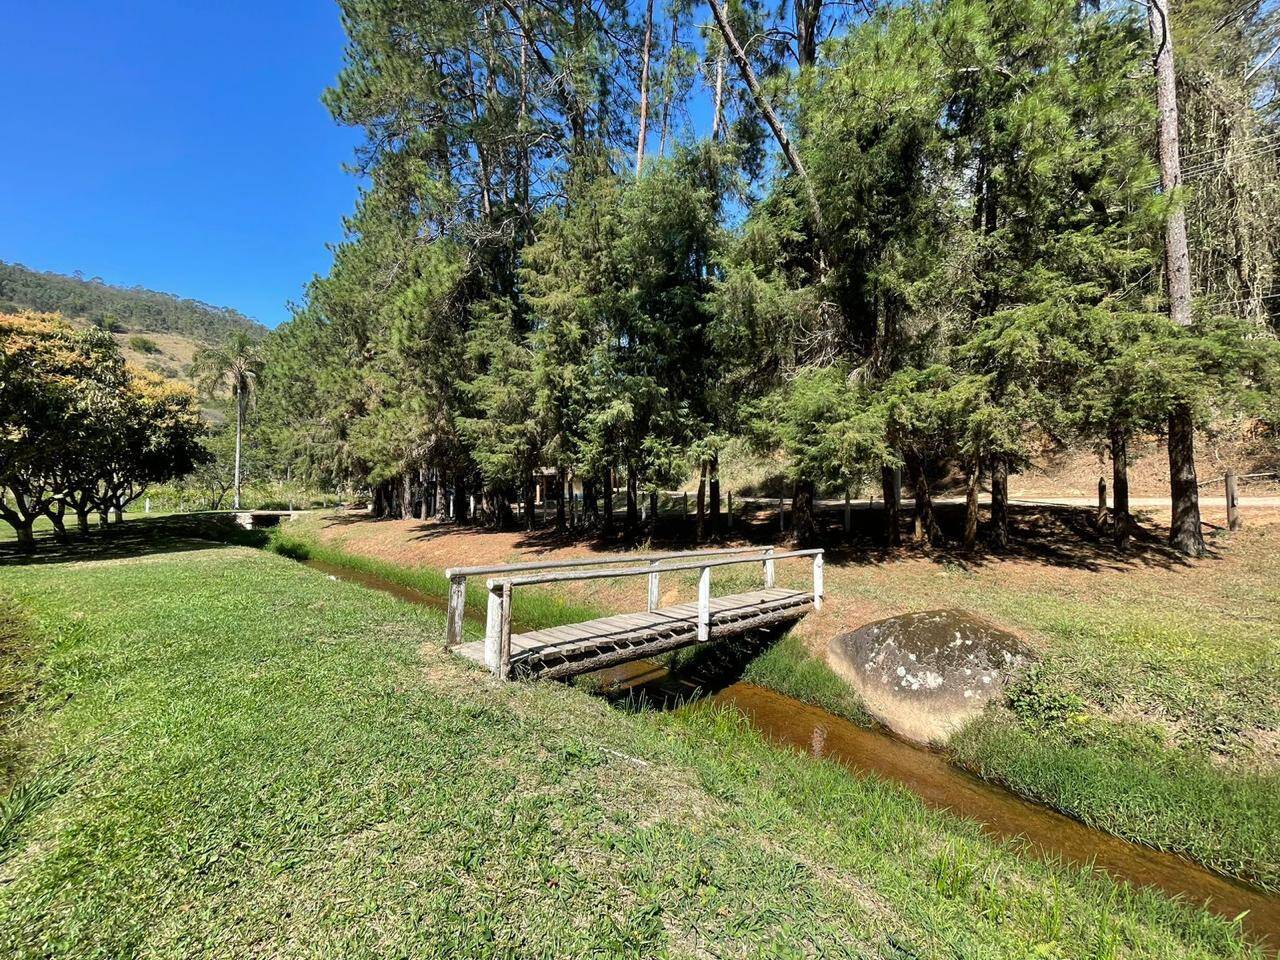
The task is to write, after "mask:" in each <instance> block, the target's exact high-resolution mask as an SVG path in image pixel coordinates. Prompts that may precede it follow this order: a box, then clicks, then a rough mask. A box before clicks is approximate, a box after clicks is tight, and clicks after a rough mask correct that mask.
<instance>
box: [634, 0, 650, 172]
mask: <svg viewBox="0 0 1280 960" xmlns="http://www.w3.org/2000/svg"><path fill="white" fill-rule="evenodd" d="M652 40H653V0H649V2H648V6H647V8H646V10H645V15H644V47H643V49H642V50H641V52H640V122H639V128H640V132H639V134H638V135H637V137H636V176H637V177H638V176H640V171H641V169H642V168H643V167H644V141H645V135H646V134H647V133H648V132H649V50H650V45H651V42H652Z"/></svg>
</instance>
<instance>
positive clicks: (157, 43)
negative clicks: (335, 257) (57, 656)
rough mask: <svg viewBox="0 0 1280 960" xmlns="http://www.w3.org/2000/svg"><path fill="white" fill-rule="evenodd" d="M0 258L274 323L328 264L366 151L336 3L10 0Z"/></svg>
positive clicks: (5, 2) (2, 79) (6, 4)
mask: <svg viewBox="0 0 1280 960" xmlns="http://www.w3.org/2000/svg"><path fill="white" fill-rule="evenodd" d="M0 23H3V24H4V27H3V35H4V53H3V55H2V56H0V89H3V90H4V91H5V97H4V100H5V104H4V119H5V131H6V133H7V134H8V136H7V137H6V138H5V140H6V143H5V146H4V148H3V149H0V260H7V261H17V262H20V263H24V264H26V265H27V266H29V267H33V268H35V269H40V270H55V271H58V272H60V273H70V272H72V271H73V270H77V269H79V270H83V271H84V273H85V275H86V276H89V277H93V276H100V277H101V278H102V279H103V280H105V281H107V282H109V283H118V284H124V285H133V284H141V285H142V286H145V287H150V288H152V289H155V290H164V291H167V292H170V293H175V294H178V295H181V296H186V297H195V298H197V299H200V300H205V301H207V302H209V303H213V304H217V305H219V306H228V307H234V308H236V309H237V310H240V311H242V312H243V313H246V314H248V315H249V316H253V317H256V318H258V319H259V320H261V321H262V322H263V323H265V324H267V325H269V326H275V325H276V324H277V323H279V322H280V321H282V320H284V319H286V318H287V316H288V312H287V309H286V302H287V301H289V300H298V299H300V298H301V295H302V289H303V285H304V284H305V283H306V281H307V280H308V279H310V277H311V276H312V275H313V274H315V273H318V272H320V273H322V272H324V271H326V270H327V269H328V266H329V262H330V255H329V252H328V250H327V249H326V247H325V244H326V243H331V242H334V241H337V240H338V239H340V238H341V229H342V228H341V218H342V216H343V214H344V213H346V212H348V211H349V210H351V209H352V207H353V205H354V201H355V196H356V187H357V182H356V179H355V178H354V177H352V176H351V175H349V174H347V173H345V172H344V170H343V164H344V163H346V162H349V161H350V160H351V159H352V152H353V149H354V147H355V145H356V143H357V140H358V135H357V133H356V132H355V131H352V130H348V129H345V128H341V127H338V126H337V125H336V124H334V123H333V121H332V120H331V119H330V117H329V115H328V113H327V111H326V110H325V109H324V107H323V106H322V105H321V103H320V94H321V92H322V91H323V90H324V88H325V87H326V86H327V85H328V84H329V83H330V82H331V81H332V80H333V79H334V77H335V76H336V74H337V72H338V69H339V67H340V65H341V55H342V44H343V33H342V27H341V24H340V22H339V19H338V10H337V7H336V5H335V4H334V3H333V2H331V0H215V2H206V3H188V2H185V0H178V2H174V0H121V2H115V3H106V2H103V0H97V2H90V0H36V2H32V0H0Z"/></svg>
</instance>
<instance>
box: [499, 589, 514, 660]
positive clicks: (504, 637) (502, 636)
mask: <svg viewBox="0 0 1280 960" xmlns="http://www.w3.org/2000/svg"><path fill="white" fill-rule="evenodd" d="M498 676H499V677H500V678H502V679H503V680H506V679H507V678H508V677H509V676H511V582H510V581H508V580H504V581H503V582H502V626H501V629H500V630H499V632H498Z"/></svg>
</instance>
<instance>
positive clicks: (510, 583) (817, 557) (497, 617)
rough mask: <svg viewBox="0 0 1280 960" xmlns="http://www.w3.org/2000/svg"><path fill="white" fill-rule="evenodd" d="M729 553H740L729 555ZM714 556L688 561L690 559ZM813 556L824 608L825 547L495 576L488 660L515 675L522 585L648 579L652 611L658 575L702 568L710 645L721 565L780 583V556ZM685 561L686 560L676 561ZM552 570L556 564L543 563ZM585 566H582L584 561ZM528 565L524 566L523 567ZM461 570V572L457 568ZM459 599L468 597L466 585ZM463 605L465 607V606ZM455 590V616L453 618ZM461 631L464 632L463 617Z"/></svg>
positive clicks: (516, 567)
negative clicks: (756, 568)
mask: <svg viewBox="0 0 1280 960" xmlns="http://www.w3.org/2000/svg"><path fill="white" fill-rule="evenodd" d="M726 554H737V555H736V556H726ZM699 556H700V557H704V558H709V559H701V560H688V559H684V558H689V557H699ZM803 557H807V558H810V559H811V561H812V564H813V581H812V591H813V607H814V609H815V610H821V609H822V598H823V596H824V594H825V588H824V585H823V551H822V550H788V551H784V552H781V553H779V552H777V551H775V550H774V548H773V547H750V548H731V549H728V550H720V551H713V550H706V551H693V552H686V553H672V554H660V555H656V556H655V555H651V556H650V557H649V558H648V559H649V562H648V563H646V564H644V565H643V566H640V565H637V566H631V567H621V568H619V569H578V570H572V569H569V570H563V569H562V570H557V571H555V572H550V573H540V574H532V575H529V576H508V577H500V578H495V579H490V580H488V581H487V582H486V587H487V588H488V592H489V601H488V609H487V615H486V618H485V637H484V662H485V666H487V667H488V668H489V669H490V670H492V671H493V673H494V674H495V675H496V676H499V677H507V676H509V675H510V673H511V601H512V596H513V595H514V593H515V589H516V587H527V586H535V585H539V584H547V583H570V582H575V581H582V580H605V579H612V578H614V577H648V578H649V600H648V609H649V611H650V612H652V611H653V610H656V609H657V606H658V599H657V598H658V577H659V576H660V575H661V574H662V573H671V572H677V571H682V570H697V571H698V616H697V628H698V642H699V643H706V642H707V641H708V640H710V639H711V571H712V570H713V569H714V568H716V567H728V566H736V565H741V564H746V563H759V564H760V565H761V569H762V573H763V579H764V585H765V587H766V588H769V587H772V586H773V585H774V564H775V563H776V562H777V561H779V560H793V559H799V558H803ZM631 559H632V558H629V557H625V558H616V559H612V558H611V560H610V561H609V562H607V563H606V562H595V563H593V564H592V565H593V566H596V567H603V566H613V565H614V564H618V563H625V562H628V561H629V560H631ZM676 560H681V562H670V561H676ZM559 565H560V566H564V567H569V566H573V565H574V562H573V561H561V562H560V563H559ZM538 566H540V565H538V564H511V565H510V566H507V567H503V568H485V569H488V570H490V571H492V572H502V573H513V572H514V573H524V572H526V571H527V570H529V569H530V568H531V567H538ZM541 566H542V568H543V569H547V568H548V567H549V566H550V564H545V565H541ZM578 566H581V564H578ZM520 568H523V569H520ZM455 572H456V571H455ZM462 589H463V593H462V594H461V596H460V599H459V605H460V604H461V602H462V598H465V585H464V587H463V588H462ZM459 609H460V606H459ZM452 611H453V607H452V591H451V606H450V614H451V616H452ZM458 635H459V636H461V623H460V620H459V628H458Z"/></svg>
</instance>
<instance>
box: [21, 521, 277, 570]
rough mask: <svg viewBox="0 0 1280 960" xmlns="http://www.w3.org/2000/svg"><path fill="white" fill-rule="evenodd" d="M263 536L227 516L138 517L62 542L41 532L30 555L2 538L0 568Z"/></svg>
mask: <svg viewBox="0 0 1280 960" xmlns="http://www.w3.org/2000/svg"><path fill="white" fill-rule="evenodd" d="M267 538H268V537H267V533H266V532H265V531H262V530H245V529H244V528H243V527H241V526H240V525H239V524H237V523H236V522H235V520H233V519H232V518H230V517H217V516H208V515H206V516H200V515H183V516H168V517H155V518H151V517H145V518H143V517H139V518H137V519H132V520H126V521H125V522H124V523H121V524H118V525H116V524H111V525H108V526H106V527H94V528H93V529H91V530H90V531H89V532H88V533H80V532H79V531H76V530H70V531H68V534H67V538H66V539H65V540H59V539H58V538H57V537H55V536H54V535H53V533H52V531H46V532H42V533H40V534H37V536H36V552H35V553H23V552H22V551H20V550H19V549H18V547H17V544H16V543H15V542H14V541H12V540H10V541H5V542H2V543H0V567H15V566H40V565H48V564H59V563H86V562H94V561H102V560H122V559H125V558H128V557H140V556H148V555H154V554H164V553H185V552H189V551H192V550H208V549H210V548H211V547H228V546H248V547H262V546H264V545H265V544H266V542H267Z"/></svg>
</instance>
